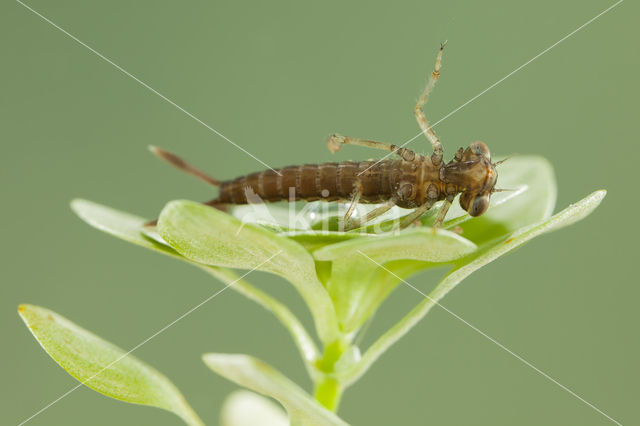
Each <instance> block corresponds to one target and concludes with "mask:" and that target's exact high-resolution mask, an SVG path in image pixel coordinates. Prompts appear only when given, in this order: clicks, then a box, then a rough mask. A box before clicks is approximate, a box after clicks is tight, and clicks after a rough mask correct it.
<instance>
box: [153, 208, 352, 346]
mask: <svg viewBox="0 0 640 426" xmlns="http://www.w3.org/2000/svg"><path fill="white" fill-rule="evenodd" d="M158 231H159V232H160V235H161V236H162V238H163V239H164V240H165V241H167V242H168V243H169V244H170V245H171V247H173V248H174V249H175V250H176V251H178V252H179V253H180V254H182V255H183V256H185V257H186V258H188V259H191V260H193V261H195V262H199V263H203V264H206V265H214V266H223V267H230V268H240V269H250V270H252V269H254V268H256V267H258V269H259V270H262V271H266V272H271V273H275V274H278V275H280V276H282V277H285V278H286V279H287V280H289V281H290V282H291V283H292V284H293V285H294V287H295V288H296V290H298V292H299V293H300V295H301V296H302V298H303V299H304V300H305V302H306V303H307V306H308V307H309V309H310V310H311V313H312V315H313V319H314V322H315V326H316V330H317V331H318V335H319V336H320V339H321V340H322V341H323V342H325V343H327V342H333V341H335V340H338V339H339V338H340V330H339V328H338V321H337V318H336V314H335V309H334V307H333V304H332V302H331V298H330V297H329V294H328V293H327V291H326V289H325V288H324V287H323V286H322V283H321V282H320V281H319V280H318V277H317V275H316V270H315V263H314V260H313V258H312V257H311V255H310V254H309V253H308V252H307V251H306V250H305V249H304V248H303V247H302V246H301V245H300V244H298V243H296V242H294V241H291V240H289V239H288V238H286V237H282V236H279V235H276V234H274V233H273V232H270V231H268V230H266V229H264V228H262V227H258V226H255V225H252V224H244V223H242V222H241V221H239V220H238V219H236V218H234V217H233V216H231V215H228V214H226V213H223V212H221V211H218V210H216V209H212V208H211V207H208V206H205V205H202V204H199V203H195V202H193V201H171V202H170V203H169V204H167V206H166V207H165V208H164V209H163V210H162V213H161V214H160V219H159V220H158ZM274 255H275V257H274ZM267 259H270V260H269V261H268V262H266V263H265V260H267Z"/></svg>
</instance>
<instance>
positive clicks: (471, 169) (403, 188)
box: [207, 142, 497, 210]
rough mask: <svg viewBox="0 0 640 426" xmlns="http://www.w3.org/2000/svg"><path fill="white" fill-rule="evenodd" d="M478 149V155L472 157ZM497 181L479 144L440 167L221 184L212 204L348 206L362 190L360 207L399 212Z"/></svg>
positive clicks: (299, 173) (394, 163)
mask: <svg viewBox="0 0 640 426" xmlns="http://www.w3.org/2000/svg"><path fill="white" fill-rule="evenodd" d="M480 144H481V145H480ZM476 146H477V147H479V148H480V151H479V152H473V149H474V148H475V147H476ZM460 151H461V150H460ZM460 151H459V152H460ZM484 152H487V157H486V158H485V157H484V156H483V153H484ZM496 178H497V174H496V173H495V169H494V167H493V165H492V164H491V161H490V158H489V157H488V148H486V145H484V144H483V143H482V142H476V143H475V144H473V145H472V147H470V148H468V149H467V150H466V151H464V152H463V154H462V156H459V157H456V158H454V159H453V160H452V161H451V162H449V163H448V164H444V163H441V164H440V165H439V166H436V165H434V164H433V162H432V160H431V158H430V157H426V156H422V155H416V156H415V157H414V159H413V160H410V161H407V160H404V159H387V160H382V161H379V162H375V161H360V162H353V161H347V162H341V163H324V164H304V165H301V166H289V167H284V168H281V169H277V170H265V171H262V172H258V173H252V174H249V175H246V176H241V177H238V178H236V179H233V180H229V181H224V182H221V183H220V195H219V197H218V198H216V199H214V200H211V201H210V202H208V203H207V204H210V205H224V204H247V203H250V202H251V201H250V200H248V199H247V196H248V195H249V196H251V195H250V194H255V195H257V196H258V197H260V198H261V199H262V200H263V201H266V202H276V201H293V200H295V201H300V200H302V201H317V200H321V201H348V200H350V199H351V198H352V197H353V194H354V189H356V188H357V189H359V191H360V198H359V200H358V202H360V203H367V204H378V203H383V202H385V201H388V200H391V199H394V200H395V205H397V206H398V207H402V208H416V207H418V206H421V205H423V204H424V203H426V202H427V201H428V200H431V201H433V202H435V201H442V200H444V199H445V198H447V196H450V197H451V196H456V195H457V194H459V193H460V192H465V191H467V192H468V194H473V195H474V197H475V196H476V195H478V194H479V193H484V192H487V190H488V191H490V190H491V189H493V185H494V184H495V180H496ZM467 198H468V197H467ZM464 207H465V206H463V208H464ZM465 210H468V207H467V208H465Z"/></svg>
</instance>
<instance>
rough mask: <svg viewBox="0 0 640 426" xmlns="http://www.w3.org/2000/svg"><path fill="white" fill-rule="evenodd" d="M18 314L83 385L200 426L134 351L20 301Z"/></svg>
mask: <svg viewBox="0 0 640 426" xmlns="http://www.w3.org/2000/svg"><path fill="white" fill-rule="evenodd" d="M18 313H19V314H20V316H21V317H22V319H23V320H24V322H25V323H26V324H27V327H29V330H31V333H33V335H34V337H35V338H36V340H37V341H38V343H40V345H41V346H42V348H43V349H44V350H45V351H46V352H47V353H48V354H49V355H50V356H51V358H53V360H54V361H56V362H57V363H58V364H59V365H60V366H61V367H62V368H64V369H65V370H66V371H67V372H68V373H69V374H70V375H72V376H73V377H74V378H76V379H77V380H78V381H80V382H81V383H82V384H84V385H86V386H87V387H89V388H91V389H93V390H95V391H96V392H99V393H101V394H103V395H106V396H109V397H111V398H114V399H118V400H120V401H125V402H131V403H134V404H142V405H150V406H153V407H158V408H163V409H165V410H168V411H172V412H173V413H175V414H176V415H178V416H179V417H181V418H182V419H183V420H184V421H185V423H187V424H189V425H202V424H204V423H202V421H201V420H200V419H199V418H198V416H197V414H196V413H195V412H194V411H193V409H192V408H191V407H190V406H189V404H187V401H186V400H185V399H184V397H183V396H182V394H181V393H180V391H178V389H177V388H176V387H175V386H174V385H173V383H171V382H170V381H169V379H167V378H166V377H165V376H164V375H162V374H161V373H160V372H158V371H157V370H156V369H154V368H153V367H150V366H149V365H147V364H145V363H143V362H142V361H140V360H138V359H137V358H135V357H134V356H133V355H128V354H127V353H126V352H125V351H124V350H122V349H120V348H118V347H117V346H114V345H113V344H111V343H109V342H107V341H105V340H103V339H101V338H100V337H98V336H96V335H95V334H93V333H90V332H89V331H87V330H85V329H83V328H81V327H79V326H78V325H76V324H74V323H72V322H71V321H69V320H68V319H66V318H64V317H62V316H60V315H58V314H56V313H55V312H53V311H50V310H48V309H45V308H41V307H39V306H34V305H20V306H19V307H18Z"/></svg>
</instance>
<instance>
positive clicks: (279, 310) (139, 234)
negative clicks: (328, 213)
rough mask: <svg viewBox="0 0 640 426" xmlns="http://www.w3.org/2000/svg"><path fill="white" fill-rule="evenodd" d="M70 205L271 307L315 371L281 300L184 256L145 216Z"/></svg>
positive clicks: (304, 338) (100, 225)
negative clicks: (155, 229)
mask: <svg viewBox="0 0 640 426" xmlns="http://www.w3.org/2000/svg"><path fill="white" fill-rule="evenodd" d="M71 208H72V209H73V211H74V212H75V213H76V214H77V215H78V216H79V217H80V218H81V219H82V220H84V221H85V222H87V223H88V224H89V225H91V226H93V227H94V228H96V229H99V230H101V231H103V232H106V233H107V234H110V235H113V236H115V237H117V238H120V239H123V240H125V241H129V242H132V243H134V244H137V245H139V246H142V247H145V248H148V249H151V250H154V251H158V252H160V253H162V254H166V255H169V256H172V257H174V258H177V259H180V260H182V261H184V262H187V263H190V264H192V265H195V266H197V267H198V268H200V269H202V270H204V271H205V272H207V273H208V274H210V275H212V276H214V277H216V278H217V279H219V280H220V281H222V282H224V283H226V284H227V285H231V286H230V288H231V289H232V290H235V291H237V292H239V293H240V294H242V295H244V296H245V297H247V298H249V299H250V300H253V301H254V302H256V303H258V304H259V305H261V306H262V307H264V308H265V309H267V310H269V311H271V312H272V313H273V314H274V315H275V316H276V318H278V319H279V320H280V322H281V323H282V324H283V325H284V326H285V327H286V328H287V330H288V331H289V333H290V334H291V336H292V337H293V340H294V342H295V343H296V346H297V347H298V350H299V351H300V354H301V355H302V358H303V359H304V360H305V361H306V363H305V366H306V368H307V371H308V372H309V374H310V375H312V376H313V374H315V369H314V367H313V362H314V361H315V360H316V359H317V358H318V357H319V353H318V350H317V348H316V346H315V343H314V342H313V339H312V338H311V337H310V336H309V334H308V333H307V331H306V330H305V328H304V326H303V325H302V323H300V320H299V319H298V318H297V317H296V316H295V315H294V314H293V313H292V312H291V311H290V310H289V308H287V307H286V306H285V305H283V304H282V303H281V302H280V301H278V300H276V299H275V298H273V297H272V296H270V295H268V294H267V293H265V292H263V291H262V290H260V289H259V288H257V287H255V286H253V285H252V284H250V283H248V282H247V281H245V280H238V275H237V274H235V273H234V272H233V271H231V270H229V269H225V268H217V267H213V266H207V265H203V264H201V263H197V262H194V261H191V260H189V259H187V258H185V257H183V256H182V255H180V254H179V253H178V252H176V251H175V250H174V249H173V248H171V247H170V246H169V245H167V243H166V241H164V240H162V237H160V235H159V234H157V232H155V231H153V230H149V229H143V225H144V224H145V223H146V222H148V220H147V219H144V218H141V217H138V216H134V215H131V214H129V213H125V212H122V211H119V210H115V209H112V208H110V207H106V206H103V205H101V204H98V203H94V202H92V201H87V200H82V199H77V200H73V201H72V203H71ZM143 233H144V235H147V236H148V238H147V237H145V236H144V235H143ZM232 283H233V284H232Z"/></svg>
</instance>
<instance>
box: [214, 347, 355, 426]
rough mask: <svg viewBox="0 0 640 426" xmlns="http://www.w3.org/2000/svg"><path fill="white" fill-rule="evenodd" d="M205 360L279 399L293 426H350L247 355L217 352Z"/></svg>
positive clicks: (243, 383) (236, 380)
mask: <svg viewBox="0 0 640 426" xmlns="http://www.w3.org/2000/svg"><path fill="white" fill-rule="evenodd" d="M202 359H203V360H204V363H205V364H206V365H207V366H208V367H209V368H210V369H212V370H213V371H215V372H216V373H217V374H219V375H221V376H222V377H225V378H227V379H228V380H231V381H232V382H234V383H237V384H239V385H241V386H244V387H246V388H248V389H251V390H252V391H254V392H258V393H261V394H263V395H266V396H270V397H272V398H274V399H276V400H277V401H278V402H280V404H282V406H283V407H284V408H285V410H287V413H288V414H289V421H290V422H291V425H305V426H320V425H327V426H328V425H346V423H345V422H344V421H342V420H341V419H340V418H338V416H336V415H335V414H334V413H332V412H331V411H329V410H327V409H326V408H324V407H322V406H321V405H319V404H318V403H317V402H316V401H314V400H313V399H312V398H311V396H310V395H309V394H307V393H306V392H305V391H304V390H302V389H301V388H300V387H299V386H298V385H296V384H295V383H293V382H292V381H291V380H289V379H288V378H286V377H285V376H283V375H282V373H280V372H279V371H277V370H276V369H274V368H273V367H271V366H270V365H268V364H266V363H265V362H263V361H260V360H258V359H256V358H254V357H251V356H249V355H244V354H215V353H209V354H205V355H203V357H202Z"/></svg>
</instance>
